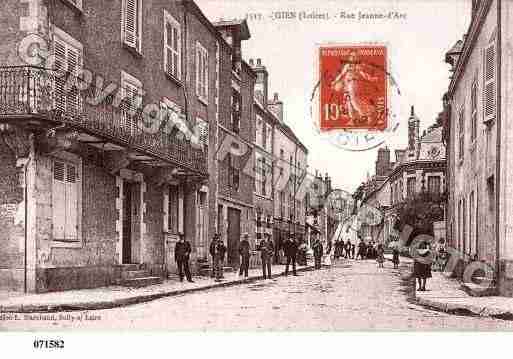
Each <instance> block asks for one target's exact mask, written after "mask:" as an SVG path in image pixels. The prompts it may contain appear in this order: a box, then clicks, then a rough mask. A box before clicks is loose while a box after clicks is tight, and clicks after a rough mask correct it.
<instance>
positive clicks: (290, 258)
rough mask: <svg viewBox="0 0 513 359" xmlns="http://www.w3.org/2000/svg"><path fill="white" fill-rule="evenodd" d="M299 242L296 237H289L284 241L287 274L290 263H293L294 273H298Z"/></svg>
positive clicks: (286, 273)
mask: <svg viewBox="0 0 513 359" xmlns="http://www.w3.org/2000/svg"><path fill="white" fill-rule="evenodd" d="M298 248H299V246H298V243H297V242H296V240H295V239H294V237H292V236H291V237H289V238H287V239H286V240H285V241H284V242H283V252H284V253H285V257H287V264H286V265H285V275H288V274H289V265H290V264H291V263H292V273H293V274H294V275H297V273H296V256H297V251H298Z"/></svg>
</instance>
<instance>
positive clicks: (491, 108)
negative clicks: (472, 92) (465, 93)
mask: <svg viewBox="0 0 513 359" xmlns="http://www.w3.org/2000/svg"><path fill="white" fill-rule="evenodd" d="M483 64H484V86H483V90H484V101H483V102H484V105H483V112H484V122H485V123H488V122H490V121H492V120H494V119H495V111H496V99H495V98H496V83H495V77H496V52H495V44H491V45H490V46H488V47H487V48H486V49H485V50H484V60H483Z"/></svg>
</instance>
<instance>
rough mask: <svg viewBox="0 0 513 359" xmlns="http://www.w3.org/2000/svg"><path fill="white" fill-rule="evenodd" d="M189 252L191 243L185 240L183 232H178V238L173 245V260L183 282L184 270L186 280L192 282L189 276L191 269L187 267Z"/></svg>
mask: <svg viewBox="0 0 513 359" xmlns="http://www.w3.org/2000/svg"><path fill="white" fill-rule="evenodd" d="M190 254H191V244H190V243H189V242H188V241H186V240H185V236H184V235H183V233H181V234H180V239H179V240H178V242H177V243H176V246H175V261H176V264H177V265H178V275H179V276H180V282H183V277H184V272H185V276H186V277H187V281H189V282H191V283H194V281H193V280H192V277H191V271H190V269H189V256H190Z"/></svg>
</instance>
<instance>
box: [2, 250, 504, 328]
mask: <svg viewBox="0 0 513 359" xmlns="http://www.w3.org/2000/svg"><path fill="white" fill-rule="evenodd" d="M385 265H386V267H385V268H384V269H378V268H377V266H376V263H375V261H371V260H369V261H352V260H351V261H344V262H339V263H337V264H336V265H334V266H333V267H331V268H325V269H323V270H321V271H310V272H304V273H301V275H300V276H299V277H293V276H289V277H279V278H277V279H274V280H271V281H262V280H260V281H257V282H254V283H250V284H246V285H240V286H234V287H227V288H221V289H214V290H209V291H204V292H198V293H193V294H186V295H183V296H179V297H170V298H164V299H160V300H156V301H153V302H149V303H145V304H138V305H133V306H129V307H122V308H116V309H109V310H99V311H94V312H87V316H88V318H89V319H88V320H82V321H72V320H69V319H61V320H57V321H53V322H52V321H45V320H19V321H4V322H1V323H0V326H1V327H2V328H3V329H18V330H33V329H47V330H51V329H56V330H62V329H68V328H69V329H117V330H124V329H127V328H138V329H161V330H310V331H315V330H321V331H323V330H472V329H473V330H499V329H512V328H513V321H504V320H498V319H491V318H478V317H470V316H460V315H453V314H446V313H441V312H437V311H432V310H429V309H426V308H423V307H421V306H418V305H416V304H413V303H411V302H410V301H409V300H408V299H409V297H410V295H411V289H412V288H411V286H410V285H406V284H407V283H406V282H405V281H404V280H402V279H401V277H400V272H399V270H394V269H393V268H392V265H391V263H390V262H387V263H385ZM428 289H429V283H428ZM80 314H82V316H83V318H85V316H86V312H83V313H80V312H70V313H54V314H53V315H54V316H57V317H58V316H62V317H63V318H64V317H66V316H68V317H69V316H70V315H71V316H74V317H76V316H79V315H80ZM21 316H23V314H21Z"/></svg>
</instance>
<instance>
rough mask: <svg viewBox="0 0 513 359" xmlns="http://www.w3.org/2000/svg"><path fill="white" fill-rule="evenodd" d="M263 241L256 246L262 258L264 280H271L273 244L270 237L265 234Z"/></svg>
mask: <svg viewBox="0 0 513 359" xmlns="http://www.w3.org/2000/svg"><path fill="white" fill-rule="evenodd" d="M264 236H265V237H264V239H263V240H262V241H261V242H260V244H259V245H258V248H257V249H258V250H259V251H260V255H261V258H262V274H263V277H264V279H267V278H269V279H271V261H272V259H273V253H274V244H273V242H272V240H271V235H270V234H269V233H266V234H265V235H264Z"/></svg>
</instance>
